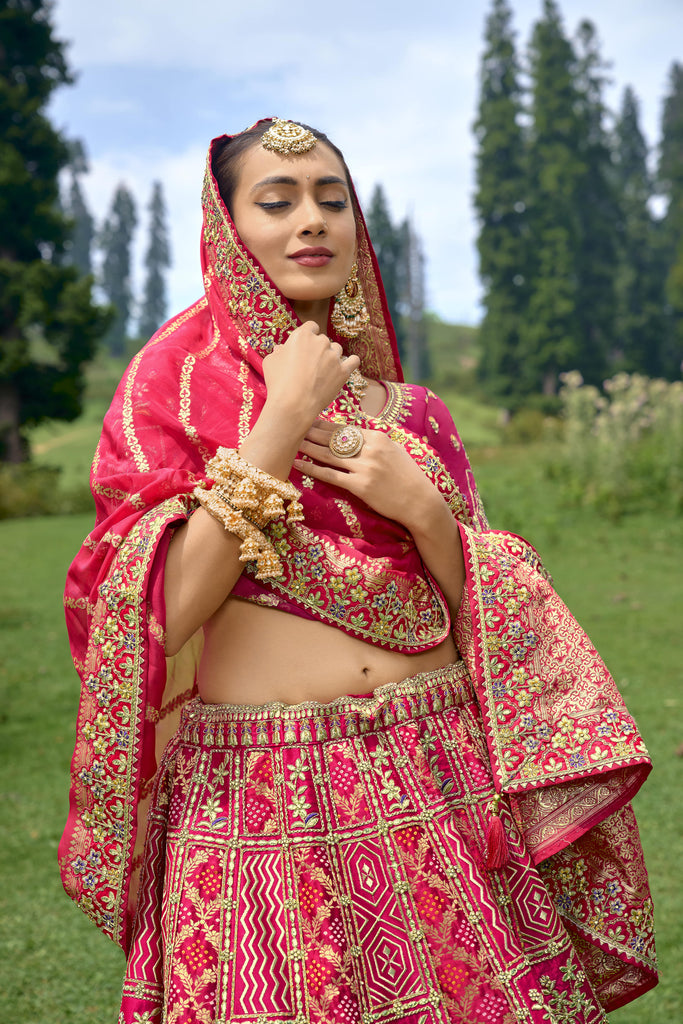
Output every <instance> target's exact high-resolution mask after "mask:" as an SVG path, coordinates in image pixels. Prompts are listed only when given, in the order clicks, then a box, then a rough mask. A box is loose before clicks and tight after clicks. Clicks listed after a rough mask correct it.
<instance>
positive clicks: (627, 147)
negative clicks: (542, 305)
mask: <svg viewBox="0 0 683 1024" xmlns="http://www.w3.org/2000/svg"><path fill="white" fill-rule="evenodd" d="M647 157H648V150H647V144H646V142H645V139H644V138H643V134H642V132H641V130H640V125H639V110H638V100H637V98H636V95H635V93H634V92H633V90H632V89H631V88H630V87H628V88H627V89H625V90H624V95H623V98H622V103H621V110H620V113H619V118H618V120H617V124H616V129H615V142H614V177H615V183H616V188H617V194H618V197H619V210H620V217H619V252H618V258H617V274H616V297H617V312H616V319H615V332H614V341H615V348H616V351H615V353H614V359H615V366H616V367H617V368H619V369H623V370H626V371H627V372H629V373H633V372H640V373H645V374H647V375H648V376H650V377H657V376H660V375H661V373H662V372H663V366H662V351H661V343H662V337H663V331H664V322H663V316H664V310H663V306H664V287H663V275H662V272H661V270H660V269H659V267H658V263H657V260H658V250H659V246H658V244H657V233H656V225H655V224H654V222H653V219H652V216H651V214H650V210H649V208H648V203H649V201H650V198H651V196H652V191H653V185H652V181H651V176H650V173H649V171H648V168H647Z"/></svg>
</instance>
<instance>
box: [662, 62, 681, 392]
mask: <svg viewBox="0 0 683 1024" xmlns="http://www.w3.org/2000/svg"><path fill="white" fill-rule="evenodd" d="M658 179H659V190H660V192H661V194H662V195H663V196H665V198H666V200H667V210H666V214H665V216H664V220H663V223H662V225H661V253H662V258H663V261H664V264H665V268H666V284H665V288H666V300H667V307H668V308H667V311H666V312H667V330H666V335H665V346H664V352H663V355H662V363H663V372H664V373H665V374H666V375H667V376H669V377H672V378H675V377H678V376H680V373H681V369H682V364H683V65H682V64H678V63H674V64H673V65H672V67H671V71H670V75H669V92H668V94H667V96H666V99H665V101H664V116H663V118H662V140H661V149H660V158H659V171H658Z"/></svg>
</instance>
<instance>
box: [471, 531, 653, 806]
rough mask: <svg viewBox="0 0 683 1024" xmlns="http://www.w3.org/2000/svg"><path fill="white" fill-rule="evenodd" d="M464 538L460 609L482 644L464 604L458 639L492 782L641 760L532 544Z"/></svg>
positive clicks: (620, 708)
mask: <svg viewBox="0 0 683 1024" xmlns="http://www.w3.org/2000/svg"><path fill="white" fill-rule="evenodd" d="M463 542H464V546H465V549H466V558H467V559H468V560H469V562H470V564H471V574H470V578H471V580H472V585H471V588H470V591H469V607H468V609H467V611H468V612H471V615H472V617H473V620H474V621H475V622H478V623H480V625H481V629H482V630H483V643H482V644H481V645H480V646H478V647H477V649H476V650H475V649H473V644H474V641H473V634H472V633H471V632H470V631H469V627H466V626H465V623H464V622H463V615H464V614H465V612H466V609H465V608H463V615H461V617H460V622H459V623H457V624H456V639H457V641H458V646H459V648H460V650H461V651H463V652H464V651H465V649H466V648H469V649H470V651H471V654H472V657H473V658H475V659H476V663H477V666H478V670H479V672H480V675H481V686H482V691H481V695H482V701H483V705H484V710H485V714H486V715H487V717H488V720H489V722H490V728H491V734H492V736H493V746H492V750H491V753H492V757H493V764H494V771H495V773H496V774H497V776H498V778H499V780H500V785H501V786H502V787H503V788H505V790H506V791H507V792H523V791H524V789H525V788H526V787H534V786H535V784H537V782H538V780H540V779H542V780H544V781H548V780H557V781H559V780H561V779H576V778H579V777H581V776H582V775H589V774H594V773H595V772H596V771H597V770H598V769H600V770H603V771H606V770H609V769H610V768H616V767H623V766H624V765H626V764H628V765H632V766H634V767H637V766H638V765H646V764H647V763H648V760H649V759H648V754H647V750H646V748H645V745H644V743H643V741H642V739H641V737H640V736H639V735H638V733H637V730H636V727H635V723H634V721H633V719H632V718H631V716H630V715H629V714H628V712H627V711H626V708H625V707H624V704H623V701H622V699H621V696H620V694H619V692H618V690H617V688H616V686H615V684H614V681H613V680H612V678H611V677H610V675H609V674H608V672H607V670H606V668H605V666H604V665H603V663H602V662H601V661H600V659H599V656H598V654H597V652H596V651H595V649H594V648H593V647H592V645H591V644H590V641H589V640H588V637H587V636H586V634H585V633H584V632H583V630H581V628H580V627H579V626H578V624H577V623H576V622H575V620H574V619H573V618H572V616H571V615H570V613H569V612H568V610H567V608H566V607H565V606H564V604H563V603H562V602H561V600H560V599H559V597H557V595H556V594H554V592H553V591H552V588H551V587H550V584H549V583H546V582H545V581H544V579H543V575H544V571H543V568H542V566H541V565H540V561H539V558H538V555H537V553H536V552H535V551H534V549H533V548H532V547H531V546H530V545H529V544H527V543H526V542H525V541H523V540H521V539H520V538H518V537H515V536H513V535H511V534H486V535H478V534H470V533H469V532H468V531H464V532H463ZM464 604H466V602H464ZM545 623H550V624H551V626H552V632H549V631H548V629H547V626H545V625H544V624H545ZM459 630H460V633H461V635H460V636H459V637H458V631H459ZM589 703H590V707H591V711H590V713H588V712H587V711H586V707H587V705H588V704H589Z"/></svg>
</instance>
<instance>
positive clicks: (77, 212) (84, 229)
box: [64, 139, 95, 274]
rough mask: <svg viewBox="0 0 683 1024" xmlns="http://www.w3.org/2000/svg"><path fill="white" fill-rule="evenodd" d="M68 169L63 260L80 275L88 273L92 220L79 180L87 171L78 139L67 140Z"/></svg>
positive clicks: (90, 269) (90, 267)
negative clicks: (68, 224)
mask: <svg viewBox="0 0 683 1024" xmlns="http://www.w3.org/2000/svg"><path fill="white" fill-rule="evenodd" d="M68 170H69V173H70V179H71V180H70V183H69V191H68V193H67V200H66V204H65V208H64V212H65V213H66V215H67V216H68V217H69V219H70V220H71V225H72V226H71V232H70V238H69V241H68V242H67V244H66V247H65V248H66V252H65V262H66V263H70V264H72V265H73V266H74V267H77V268H78V270H79V271H80V273H81V274H91V273H92V244H93V240H94V237H95V222H94V220H93V218H92V216H91V214H90V211H89V210H88V207H87V204H86V202H85V198H84V196H83V192H82V189H81V185H80V180H79V179H80V178H81V177H82V176H83V175H84V174H87V173H88V159H87V156H86V153H85V148H84V146H83V143H82V142H81V141H80V139H76V140H74V141H73V142H71V143H69V163H68Z"/></svg>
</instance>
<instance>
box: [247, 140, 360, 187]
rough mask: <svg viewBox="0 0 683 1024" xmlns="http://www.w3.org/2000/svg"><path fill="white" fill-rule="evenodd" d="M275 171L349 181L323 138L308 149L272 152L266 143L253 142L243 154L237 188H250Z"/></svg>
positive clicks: (292, 175)
mask: <svg viewBox="0 0 683 1024" xmlns="http://www.w3.org/2000/svg"><path fill="white" fill-rule="evenodd" d="M276 175H280V176H286V177H290V178H296V179H297V180H301V181H305V180H306V178H307V176H308V177H310V178H311V179H314V180H315V179H317V178H327V177H333V176H334V177H338V178H341V179H342V180H343V181H344V182H345V181H346V172H345V170H344V165H343V164H342V162H341V160H340V159H339V157H338V156H337V154H336V153H335V152H333V150H331V149H330V147H329V146H326V145H325V143H324V142H317V143H316V145H315V146H314V147H313V149H310V150H309V151H308V153H273V152H272V151H271V150H268V149H264V148H263V146H261V145H257V146H252V148H251V149H248V150H247V152H246V153H245V154H244V156H243V157H242V160H241V163H240V171H239V181H238V185H237V187H238V189H240V190H244V189H246V190H249V189H250V188H253V186H254V185H256V184H257V183H258V182H259V181H262V180H263V179H264V178H271V177H274V176H276Z"/></svg>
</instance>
